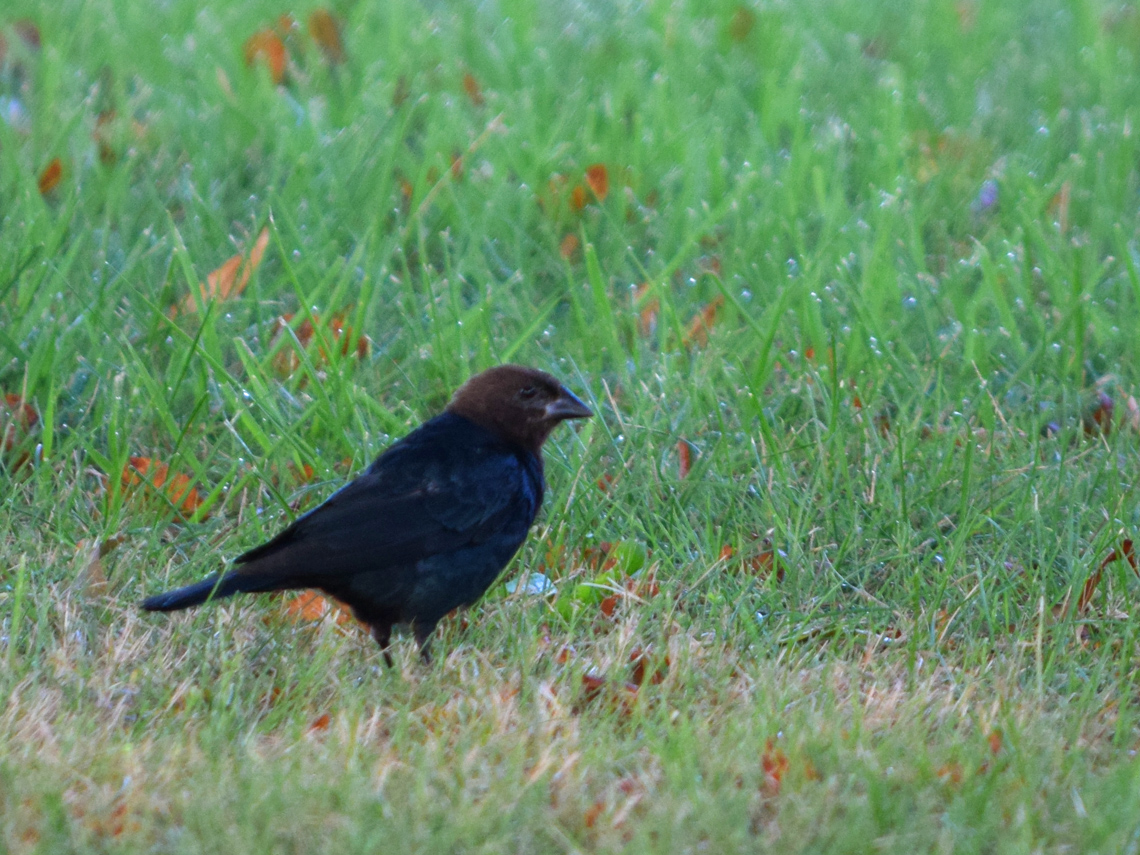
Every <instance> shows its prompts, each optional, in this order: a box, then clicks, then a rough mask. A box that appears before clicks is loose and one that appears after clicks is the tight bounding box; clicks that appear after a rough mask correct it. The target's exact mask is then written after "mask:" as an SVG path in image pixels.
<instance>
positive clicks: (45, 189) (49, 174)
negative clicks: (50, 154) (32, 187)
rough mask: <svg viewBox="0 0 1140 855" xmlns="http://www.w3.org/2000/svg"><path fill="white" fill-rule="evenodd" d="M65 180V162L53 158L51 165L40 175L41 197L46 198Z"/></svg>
mask: <svg viewBox="0 0 1140 855" xmlns="http://www.w3.org/2000/svg"><path fill="white" fill-rule="evenodd" d="M62 178H63V161H61V160H60V159H59V158H58V157H55V158H52V161H51V163H49V164H48V165H47V166H46V167H44V171H43V172H41V173H40V179H39V187H40V195H42V196H46V195H47V194H48V193H50V192H51V191H52V190H54V189H55V188H56V187H57V186H59V182H60V180H62Z"/></svg>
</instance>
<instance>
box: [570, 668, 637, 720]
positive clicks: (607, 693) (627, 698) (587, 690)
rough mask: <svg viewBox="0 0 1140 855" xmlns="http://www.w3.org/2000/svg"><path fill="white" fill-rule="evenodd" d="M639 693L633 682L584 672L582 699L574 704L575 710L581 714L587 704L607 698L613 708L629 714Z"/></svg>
mask: <svg viewBox="0 0 1140 855" xmlns="http://www.w3.org/2000/svg"><path fill="white" fill-rule="evenodd" d="M637 693H638V687H637V686H636V685H635V684H633V683H619V682H612V681H610V680H607V679H606V678H605V677H602V676H600V675H598V674H594V673H587V674H583V675H582V700H581V702H580V703H579V704H576V705H575V706H574V708H573V712H574V713H575V714H580V713H581V712H582V710H583V709H584V708H585V705H586V704H590V703H594V702H595V701H601V700H607V701H608V702H609V704H610V706H611V708H612V709H614V710H616V711H617V712H620V713H622V714H623V715H629V714H630V713H632V712H633V704H634V702H635V701H636V700H637Z"/></svg>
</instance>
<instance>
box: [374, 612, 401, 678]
mask: <svg viewBox="0 0 1140 855" xmlns="http://www.w3.org/2000/svg"><path fill="white" fill-rule="evenodd" d="M372 637H373V638H374V639H376V643H377V644H379V645H380V651H381V652H382V653H383V654H384V661H385V662H386V663H387V664H388V667H389V668H394V667H396V666H395V664H394V663H393V662H392V654H391V653H389V652H388V645H389V644H390V643H391V641H392V624H390V623H374V624H372Z"/></svg>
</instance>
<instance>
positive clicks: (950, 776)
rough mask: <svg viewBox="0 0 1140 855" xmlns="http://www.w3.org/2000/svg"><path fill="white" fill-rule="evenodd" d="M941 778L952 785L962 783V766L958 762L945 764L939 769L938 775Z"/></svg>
mask: <svg viewBox="0 0 1140 855" xmlns="http://www.w3.org/2000/svg"><path fill="white" fill-rule="evenodd" d="M936 774H937V775H938V777H939V778H941V779H942V780H944V781H947V782H948V783H951V784H960V783H962V764H961V763H958V762H957V761H951V762H950V763H945V764H943V765H942V766H941V767H939V769H938V772H937V773H936Z"/></svg>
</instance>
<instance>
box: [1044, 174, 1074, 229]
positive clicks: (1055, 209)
mask: <svg viewBox="0 0 1140 855" xmlns="http://www.w3.org/2000/svg"><path fill="white" fill-rule="evenodd" d="M1072 194H1073V183H1072V182H1071V181H1065V182H1064V183H1063V184H1062V185H1061V189H1060V190H1058V191H1057V194H1056V195H1055V196H1054V197H1053V199H1052V201H1050V203H1049V210H1050V211H1051V212H1052V213H1053V214H1054V216H1055V217H1056V219H1055V220H1054V222H1055V223H1056V224H1057V230H1058V231H1060V232H1061V234H1065V233H1066V232H1067V231H1068V230H1069V202H1070V200H1071V199H1072Z"/></svg>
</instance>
